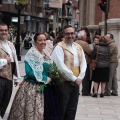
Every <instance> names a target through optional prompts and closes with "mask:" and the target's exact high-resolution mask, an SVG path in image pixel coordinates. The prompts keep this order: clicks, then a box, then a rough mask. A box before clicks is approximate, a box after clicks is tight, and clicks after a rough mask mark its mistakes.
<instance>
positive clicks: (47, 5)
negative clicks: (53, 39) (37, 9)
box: [45, 1, 50, 31]
mask: <svg viewBox="0 0 120 120" xmlns="http://www.w3.org/2000/svg"><path fill="white" fill-rule="evenodd" d="M49 12H50V7H49V1H47V3H46V4H45V16H46V31H47V24H48V22H49V19H48V16H49Z"/></svg>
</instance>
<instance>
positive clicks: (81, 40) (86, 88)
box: [75, 30, 92, 96]
mask: <svg viewBox="0 0 120 120" xmlns="http://www.w3.org/2000/svg"><path fill="white" fill-rule="evenodd" d="M86 38H87V36H86V32H85V31H84V30H82V31H79V32H78V40H76V41H75V42H76V43H78V44H79V45H80V46H81V47H82V48H83V51H84V53H85V58H86V61H87V69H86V74H85V77H84V80H83V82H82V86H83V87H82V96H90V95H91V93H90V92H91V83H92V82H91V81H90V65H89V64H90V62H91V54H92V49H91V47H90V46H89V44H88V43H87V41H86V40H87V39H86Z"/></svg>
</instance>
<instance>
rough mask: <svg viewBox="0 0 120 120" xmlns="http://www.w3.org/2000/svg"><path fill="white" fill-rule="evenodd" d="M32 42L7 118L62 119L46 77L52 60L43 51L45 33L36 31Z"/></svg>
mask: <svg viewBox="0 0 120 120" xmlns="http://www.w3.org/2000/svg"><path fill="white" fill-rule="evenodd" d="M32 42H33V44H32V47H31V48H30V49H29V51H28V52H27V53H26V55H25V72H26V75H25V77H24V81H23V82H22V84H21V85H20V87H19V89H18V91H17V93H16V95H15V98H14V100H13V104H12V107H11V110H10V113H9V117H8V120H61V116H60V111H59V107H58V106H57V105H58V100H57V96H56V93H55V90H54V87H53V85H52V84H50V83H51V78H49V77H48V68H49V65H50V64H51V63H52V60H51V59H50V56H49V55H47V53H46V51H45V47H46V35H45V34H44V33H36V34H35V36H34V40H33V41H32ZM38 88H39V89H38Z"/></svg>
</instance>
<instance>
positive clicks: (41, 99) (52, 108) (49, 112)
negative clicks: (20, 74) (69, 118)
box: [8, 82, 61, 120]
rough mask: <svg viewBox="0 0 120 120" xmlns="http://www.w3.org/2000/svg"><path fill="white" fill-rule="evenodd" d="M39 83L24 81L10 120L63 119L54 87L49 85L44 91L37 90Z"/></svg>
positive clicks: (15, 99) (15, 100) (14, 101)
mask: <svg viewBox="0 0 120 120" xmlns="http://www.w3.org/2000/svg"><path fill="white" fill-rule="evenodd" d="M37 87H39V85H38V84H32V83H29V82H23V83H22V84H21V86H20V87H19V89H18V91H17V93H16V95H15V98H14V100H13V104H12V107H11V110H10V113H9V117H8V120H61V118H60V111H59V107H58V106H59V104H58V100H57V96H56V94H54V91H53V90H54V87H53V86H52V85H47V87H46V88H45V90H44V93H42V92H37V91H36V89H37Z"/></svg>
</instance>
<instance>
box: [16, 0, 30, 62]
mask: <svg viewBox="0 0 120 120" xmlns="http://www.w3.org/2000/svg"><path fill="white" fill-rule="evenodd" d="M27 3H28V1H27V0H15V3H14V6H15V9H16V10H17V11H18V26H17V37H16V43H15V48H16V53H17V58H18V60H19V61H20V60H21V56H20V12H21V10H23V9H24V7H25V5H26V4H27Z"/></svg>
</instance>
